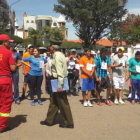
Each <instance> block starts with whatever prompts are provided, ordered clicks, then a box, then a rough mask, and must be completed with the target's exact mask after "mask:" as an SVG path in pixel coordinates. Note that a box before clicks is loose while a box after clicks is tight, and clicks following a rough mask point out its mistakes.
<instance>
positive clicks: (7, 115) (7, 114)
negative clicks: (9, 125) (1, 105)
mask: <svg viewBox="0 0 140 140" xmlns="http://www.w3.org/2000/svg"><path fill="white" fill-rule="evenodd" d="M0 116H2V117H10V113H0Z"/></svg>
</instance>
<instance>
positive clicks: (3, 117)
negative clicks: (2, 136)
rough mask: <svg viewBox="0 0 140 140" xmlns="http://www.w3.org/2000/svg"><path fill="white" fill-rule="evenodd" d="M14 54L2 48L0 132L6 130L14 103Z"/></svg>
mask: <svg viewBox="0 0 140 140" xmlns="http://www.w3.org/2000/svg"><path fill="white" fill-rule="evenodd" d="M14 64H15V60H14V57H13V53H12V52H11V51H9V50H8V49H7V48H6V47H3V46H0V131H3V130H4V129H6V127H7V124H8V119H9V117H10V112H11V105H12V101H13V91H12V79H11V70H10V65H14Z"/></svg>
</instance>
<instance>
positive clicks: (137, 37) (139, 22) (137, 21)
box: [123, 15, 140, 44]
mask: <svg viewBox="0 0 140 140" xmlns="http://www.w3.org/2000/svg"><path fill="white" fill-rule="evenodd" d="M132 16H133V20H132V18H131V20H129V16H128V17H127V19H126V21H125V23H124V25H123V38H124V40H125V41H126V42H127V43H128V44H133V43H140V16H139V15H138V16H134V15H132Z"/></svg>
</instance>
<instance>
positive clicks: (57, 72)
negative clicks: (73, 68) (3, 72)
mask: <svg viewBox="0 0 140 140" xmlns="http://www.w3.org/2000/svg"><path fill="white" fill-rule="evenodd" d="M51 69H52V75H53V77H54V78H58V88H62V87H63V83H64V78H65V77H67V75H68V72H67V62H66V58H65V56H64V54H63V53H61V52H58V51H57V52H55V53H54V55H53V60H52V68H51Z"/></svg>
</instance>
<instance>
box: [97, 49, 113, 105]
mask: <svg viewBox="0 0 140 140" xmlns="http://www.w3.org/2000/svg"><path fill="white" fill-rule="evenodd" d="M106 52H107V50H106V49H104V48H103V49H101V50H100V56H97V57H96V58H95V59H94V61H95V65H96V77H97V78H96V82H95V85H96V95H97V99H98V102H97V104H98V105H102V103H101V100H100V93H101V91H102V89H104V88H105V89H107V93H106V100H105V102H106V104H107V105H111V102H110V100H109V97H110V90H111V84H110V79H109V76H108V72H109V73H110V75H111V67H110V65H111V61H110V58H109V57H108V56H106Z"/></svg>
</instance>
